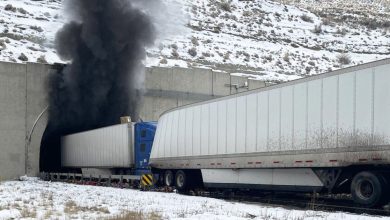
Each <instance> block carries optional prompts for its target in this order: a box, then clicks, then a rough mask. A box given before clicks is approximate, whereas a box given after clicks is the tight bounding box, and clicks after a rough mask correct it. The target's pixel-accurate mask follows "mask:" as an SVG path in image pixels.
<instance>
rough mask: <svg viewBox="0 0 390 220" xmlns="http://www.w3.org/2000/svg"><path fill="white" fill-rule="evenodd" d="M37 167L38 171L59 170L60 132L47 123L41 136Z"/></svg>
mask: <svg viewBox="0 0 390 220" xmlns="http://www.w3.org/2000/svg"><path fill="white" fill-rule="evenodd" d="M39 158H40V160H39V167H40V172H61V171H62V169H61V134H60V133H59V132H55V131H54V129H53V126H52V125H50V122H49V124H48V125H47V127H46V129H45V132H44V133H43V136H42V142H41V151H40V157H39Z"/></svg>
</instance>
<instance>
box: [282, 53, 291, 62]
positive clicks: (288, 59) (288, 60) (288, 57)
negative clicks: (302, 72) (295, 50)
mask: <svg viewBox="0 0 390 220" xmlns="http://www.w3.org/2000/svg"><path fill="white" fill-rule="evenodd" d="M283 60H284V61H285V62H287V63H289V62H290V54H289V53H288V52H286V53H285V54H284V56H283Z"/></svg>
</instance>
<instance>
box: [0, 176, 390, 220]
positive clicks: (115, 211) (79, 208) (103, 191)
mask: <svg viewBox="0 0 390 220" xmlns="http://www.w3.org/2000/svg"><path fill="white" fill-rule="evenodd" d="M122 214H123V215H128V216H130V217H133V218H130V217H128V218H126V219H199V220H200V219H221V220H222V219H223V220H225V219H231V220H233V219H240V220H241V219H242V220H243V219H259V220H260V219H274V220H278V219H280V220H297V219H300V220H306V219H316V220H320V219H327V220H339V219H345V220H350V219H355V220H363V219H367V220H371V219H372V220H374V219H385V218H384V217H374V216H367V215H355V214H348V213H341V212H333V213H328V212H320V211H301V210H289V209H285V208H278V207H269V206H265V205H259V204H257V205H256V204H253V205H251V204H243V203H237V202H227V201H223V200H217V199H211V198H202V197H193V196H184V195H179V194H174V193H157V192H141V191H137V190H130V189H119V188H107V187H95V186H81V185H71V184H64V183H51V182H43V181H39V180H37V179H32V178H30V179H27V181H23V182H21V181H13V182H4V183H0V220H3V219H103V218H104V219H110V218H112V219H119V218H115V217H118V215H122ZM134 216H135V217H134ZM137 216H138V218H136V217H137ZM121 219H122V218H121ZM123 219H125V218H123Z"/></svg>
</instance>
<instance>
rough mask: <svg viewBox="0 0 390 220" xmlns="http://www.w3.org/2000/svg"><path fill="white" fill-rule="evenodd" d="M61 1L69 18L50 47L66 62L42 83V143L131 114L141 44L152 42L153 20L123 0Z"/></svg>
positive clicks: (137, 94)
mask: <svg viewBox="0 0 390 220" xmlns="http://www.w3.org/2000/svg"><path fill="white" fill-rule="evenodd" d="M63 3H64V4H65V11H66V12H67V14H68V15H67V16H68V19H69V22H68V23H66V24H65V25H64V26H63V27H62V28H61V29H60V30H59V31H58V33H57V35H56V39H55V46H56V50H57V53H58V55H59V56H60V57H61V59H63V60H65V61H69V64H68V65H67V66H65V67H64V68H63V69H62V70H60V71H59V73H58V74H56V75H54V76H53V77H52V78H50V80H49V83H48V87H49V92H50V94H49V125H48V127H47V129H46V132H45V136H44V137H43V138H44V139H43V142H44V143H43V145H45V141H46V143H48V142H50V141H53V140H52V139H53V137H54V139H56V141H57V142H58V139H59V136H60V135H63V134H67V133H73V132H78V131H83V130H88V129H94V128H98V127H103V126H108V125H112V124H117V123H118V121H119V117H121V116H124V115H130V116H131V117H132V118H133V119H137V118H138V117H139V115H138V111H139V107H140V104H141V100H142V93H143V80H144V66H143V63H142V61H143V60H144V59H145V57H146V49H145V48H146V47H147V46H151V45H152V44H153V42H154V32H155V31H154V25H153V22H152V21H151V19H150V18H149V17H148V15H147V14H145V13H144V12H143V10H141V9H140V8H139V7H135V6H133V5H132V2H131V1H129V0H65V1H63ZM48 145H57V144H54V143H53V144H48ZM43 147H45V146H43ZM47 147H54V146H47ZM57 147H59V146H57ZM47 154H50V153H47ZM46 156H48V157H50V155H46Z"/></svg>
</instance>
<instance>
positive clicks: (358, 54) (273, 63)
mask: <svg viewBox="0 0 390 220" xmlns="http://www.w3.org/2000/svg"><path fill="white" fill-rule="evenodd" d="M162 1H163V3H164V5H165V6H164V7H163V8H161V7H160V6H159V7H157V9H156V8H154V9H150V10H149V11H150V12H151V13H150V14H153V16H154V17H155V21H156V26H158V27H160V28H159V30H161V31H160V35H159V37H158V40H157V42H156V45H155V47H153V48H149V49H148V59H147V61H146V64H147V65H148V66H176V65H178V66H185V67H191V66H202V67H211V68H214V69H218V70H224V71H227V72H229V73H234V74H236V75H242V74H250V76H251V77H252V78H258V79H262V80H270V81H285V80H292V79H296V78H300V77H303V76H306V75H312V74H318V73H323V72H326V71H330V70H335V69H339V68H342V67H346V66H350V65H356V64H359V63H363V62H369V61H374V60H378V59H383V58H388V57H390V47H389V45H390V33H389V28H390V9H389V3H388V1H384V0H383V1H381V0H374V1H368V0H359V1H352V0H347V1H343V0H338V1H330V0H326V1H315V0H276V1H269V0H247V1H239V0H231V1H222V0H221V1H219V0H218V1H215V0H162ZM7 5H12V7H13V8H15V9H13V10H12V9H11V10H10V9H9V7H8V10H5V9H6V6H7ZM22 9H24V11H27V13H25V12H24V11H23V10H22ZM23 12H24V13H23ZM61 15H62V11H61V1H60V0H40V1H36V0H35V1H34V0H3V1H0V16H1V19H0V50H1V54H0V60H6V61H9V60H11V61H17V62H25V59H18V58H19V57H20V54H21V53H24V54H25V55H26V57H27V58H28V61H30V62H36V61H37V59H38V58H42V56H45V57H44V58H45V60H46V61H47V62H49V63H53V62H60V59H59V58H58V57H57V56H56V54H55V51H54V50H53V39H54V36H55V32H56V31H57V30H58V28H60V27H61V24H62V23H63V22H64V20H65V19H64V18H63V16H61ZM386 22H389V23H386ZM162 24H164V25H162ZM166 24H170V27H169V26H168V25H166ZM172 26H176V27H172ZM178 26H181V27H180V28H178ZM40 28H41V29H40ZM166 32H169V33H166ZM2 45H3V46H2ZM1 47H2V48H1ZM38 61H42V59H40V60H38Z"/></svg>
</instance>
